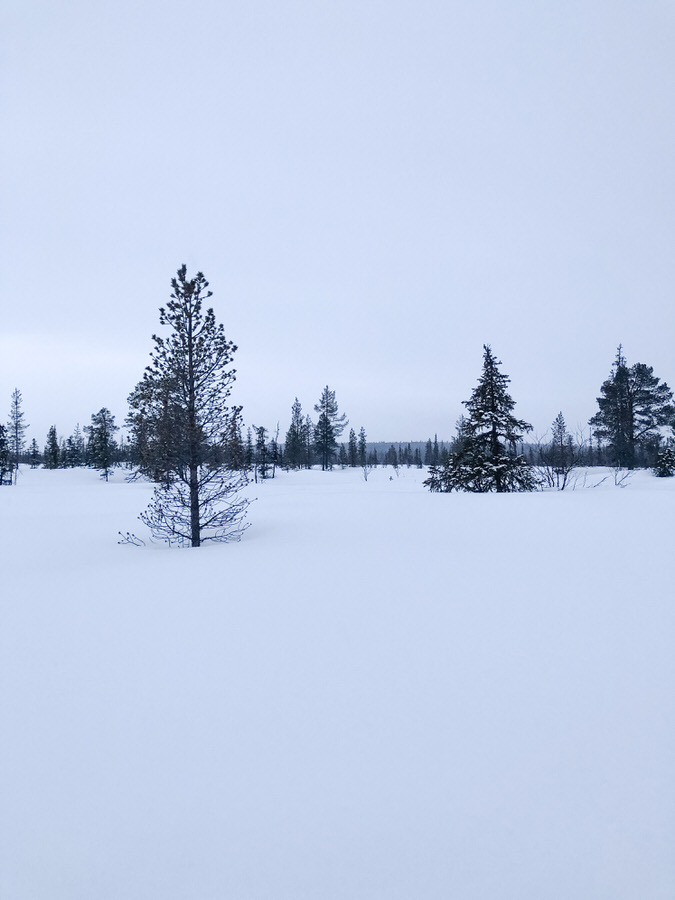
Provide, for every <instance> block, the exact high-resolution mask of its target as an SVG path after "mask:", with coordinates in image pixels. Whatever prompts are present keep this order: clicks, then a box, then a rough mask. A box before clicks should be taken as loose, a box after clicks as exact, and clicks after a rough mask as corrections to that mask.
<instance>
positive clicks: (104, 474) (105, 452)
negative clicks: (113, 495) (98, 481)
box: [66, 406, 119, 481]
mask: <svg viewBox="0 0 675 900" xmlns="http://www.w3.org/2000/svg"><path fill="white" fill-rule="evenodd" d="M85 431H86V432H87V434H88V436H89V440H88V442H87V455H88V458H89V465H90V466H92V468H94V469H98V471H99V472H100V473H101V478H104V479H105V480H106V481H108V478H109V477H110V470H111V469H112V467H113V465H114V463H115V455H116V452H117V444H116V442H115V432H116V431H119V428H118V426H117V425H115V417H114V416H113V415H112V413H111V412H110V410H109V409H106V408H105V406H104V407H102V408H101V409H100V410H99V411H98V412H97V413H94V414H93V415H92V417H91V425H88V426H87V427H86V429H85ZM66 453H67V451H66Z"/></svg>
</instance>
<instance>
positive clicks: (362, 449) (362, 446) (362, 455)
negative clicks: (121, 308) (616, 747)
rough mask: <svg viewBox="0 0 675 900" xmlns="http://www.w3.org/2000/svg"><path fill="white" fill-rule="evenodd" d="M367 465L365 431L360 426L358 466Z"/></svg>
mask: <svg viewBox="0 0 675 900" xmlns="http://www.w3.org/2000/svg"><path fill="white" fill-rule="evenodd" d="M367 463H368V442H367V440H366V429H365V428H364V427H363V425H362V426H361V428H360V429H359V465H360V466H365V465H367Z"/></svg>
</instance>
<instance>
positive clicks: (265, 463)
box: [253, 425, 272, 481]
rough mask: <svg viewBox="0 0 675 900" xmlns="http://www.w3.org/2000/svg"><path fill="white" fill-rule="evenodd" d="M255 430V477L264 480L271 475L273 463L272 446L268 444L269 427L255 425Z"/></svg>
mask: <svg viewBox="0 0 675 900" xmlns="http://www.w3.org/2000/svg"><path fill="white" fill-rule="evenodd" d="M253 430H254V431H255V467H254V477H255V480H256V481H258V479H260V480H261V481H264V480H265V479H266V478H269V476H270V469H271V463H272V461H271V456H270V448H269V447H268V446H267V429H266V428H265V427H264V426H260V428H256V426H255V425H254V426H253Z"/></svg>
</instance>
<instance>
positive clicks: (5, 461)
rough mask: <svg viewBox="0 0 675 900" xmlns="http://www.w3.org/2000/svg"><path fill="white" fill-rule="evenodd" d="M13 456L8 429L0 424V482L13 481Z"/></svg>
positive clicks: (9, 482) (7, 482)
mask: <svg viewBox="0 0 675 900" xmlns="http://www.w3.org/2000/svg"><path fill="white" fill-rule="evenodd" d="M12 471H13V465H12V458H11V454H10V451H9V441H8V440H7V430H6V429H5V426H4V425H0V484H11V483H12Z"/></svg>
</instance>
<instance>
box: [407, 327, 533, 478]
mask: <svg viewBox="0 0 675 900" xmlns="http://www.w3.org/2000/svg"><path fill="white" fill-rule="evenodd" d="M500 365H501V362H500V361H499V360H498V359H496V358H495V356H494V355H493V353H492V350H491V348H490V346H489V345H487V344H486V345H484V347H483V372H482V374H481V376H480V378H479V379H478V385H477V386H476V387H475V388H474V390H473V393H472V394H471V397H470V399H469V400H465V401H463V405H464V406H465V407H466V409H467V413H468V414H467V416H466V417H463V418H462V419H461V420H460V422H459V425H458V434H457V438H456V440H455V442H454V445H453V448H454V449H453V451H452V452H449V453H448V456H447V459H446V461H445V462H444V463H443V464H441V465H438V466H432V467H431V468H430V470H429V477H428V478H427V480H426V481H425V482H424V483H425V485H427V487H428V488H429V489H430V490H432V491H452V490H462V491H473V492H476V493H485V492H488V491H496V492H497V493H506V492H509V491H530V490H534V488H535V487H536V484H537V481H536V477H535V473H534V470H533V469H532V467H531V466H529V465H528V463H527V462H526V460H525V459H524V457H522V456H518V455H517V454H516V444H517V443H518V441H519V440H520V439H521V438H522V436H523V434H524V433H525V432H527V431H531V430H532V426H531V425H529V424H528V423H527V422H524V421H523V420H521V419H516V418H515V416H514V415H513V409H514V407H515V401H514V400H513V399H512V397H511V395H510V394H509V393H508V391H507V385H508V384H509V381H510V379H509V378H508V376H507V375H504V374H503V373H502V372H501V371H500V370H499V366H500Z"/></svg>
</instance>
